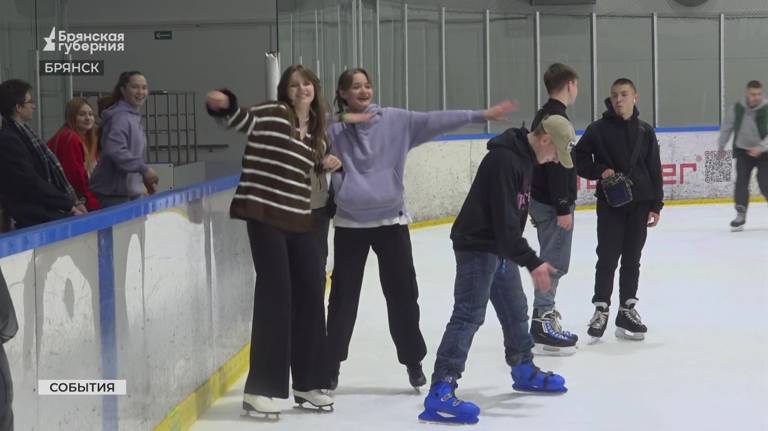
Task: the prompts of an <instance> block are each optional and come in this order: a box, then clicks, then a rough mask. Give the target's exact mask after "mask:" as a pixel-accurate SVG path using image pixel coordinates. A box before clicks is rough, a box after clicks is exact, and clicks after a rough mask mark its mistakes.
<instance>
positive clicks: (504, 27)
mask: <svg viewBox="0 0 768 431" xmlns="http://www.w3.org/2000/svg"><path fill="white" fill-rule="evenodd" d="M533 25H534V22H533V18H532V17H526V16H515V15H496V14H492V15H491V103H495V102H498V101H499V100H503V99H516V100H517V101H518V102H519V104H520V108H519V110H518V111H517V112H512V113H510V114H509V119H510V121H509V122H508V123H491V131H492V132H494V133H498V132H502V131H504V130H505V129H508V128H510V127H520V126H521V125H522V124H523V123H525V124H526V126H528V127H530V124H531V121H532V120H533V117H534V115H535V114H536V110H537V109H538V107H537V106H536V94H535V93H536V86H535V85H534V83H535V82H536V77H535V76H534V72H535V70H534V69H535V66H534V45H533V34H534V28H533Z"/></svg>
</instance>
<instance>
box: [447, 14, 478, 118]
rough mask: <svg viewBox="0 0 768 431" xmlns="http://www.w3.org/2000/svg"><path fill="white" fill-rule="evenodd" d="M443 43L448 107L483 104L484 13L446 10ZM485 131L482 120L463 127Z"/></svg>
mask: <svg viewBox="0 0 768 431" xmlns="http://www.w3.org/2000/svg"><path fill="white" fill-rule="evenodd" d="M445 46H446V50H445V51H446V52H445V72H446V73H445V76H446V89H447V94H446V99H447V105H448V106H447V108H448V109H483V108H485V72H484V70H485V59H484V57H485V55H484V53H485V35H484V32H483V14H481V13H459V12H452V11H448V12H446V17H445ZM484 131H485V124H484V123H478V124H471V125H469V126H467V127H465V128H464V129H462V132H469V133H482V132H484Z"/></svg>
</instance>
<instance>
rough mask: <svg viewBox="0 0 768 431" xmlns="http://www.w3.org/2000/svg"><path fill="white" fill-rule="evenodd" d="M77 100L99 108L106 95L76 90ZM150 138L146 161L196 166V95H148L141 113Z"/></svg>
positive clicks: (172, 93) (159, 93)
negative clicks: (83, 100) (99, 103)
mask: <svg viewBox="0 0 768 431" xmlns="http://www.w3.org/2000/svg"><path fill="white" fill-rule="evenodd" d="M73 94H74V96H75V97H81V98H83V99H86V100H88V101H89V102H90V103H91V105H92V106H94V107H95V106H98V102H99V100H101V98H102V97H105V96H109V95H110V93H109V92H105V91H89V90H75V91H74V92H73ZM141 114H142V117H143V121H144V131H145V133H146V135H147V150H146V158H147V161H148V162H152V163H172V164H173V165H175V166H180V165H185V164H189V163H195V162H197V150H198V148H199V147H200V146H199V144H198V141H197V98H196V95H195V92H193V91H182V92H174V91H164V90H153V91H150V92H149V96H148V97H147V101H146V103H145V104H144V106H143V107H142V109H141Z"/></svg>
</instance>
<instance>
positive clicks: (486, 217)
mask: <svg viewBox="0 0 768 431" xmlns="http://www.w3.org/2000/svg"><path fill="white" fill-rule="evenodd" d="M535 163H536V156H535V155H534V153H533V149H532V148H531V146H530V144H529V143H528V131H527V130H525V129H507V130H506V131H505V132H504V133H502V134H501V135H498V136H496V137H495V138H493V139H491V140H490V141H488V154H486V155H485V157H484V158H483V160H482V162H480V167H479V168H478V170H477V175H476V176H475V180H474V181H473V182H472V187H471V188H470V190H469V194H468V195H467V198H466V200H464V205H463V206H462V207H461V212H459V215H458V217H456V221H455V222H454V224H453V228H452V229H451V239H452V240H453V249H454V250H459V251H481V252H486V253H492V254H496V255H499V256H503V257H505V258H507V259H510V260H512V261H513V262H515V263H517V264H518V265H520V266H525V267H526V268H528V270H530V271H532V270H534V269H535V268H536V267H538V266H539V265H541V263H542V261H541V260H540V259H539V258H538V257H537V256H536V252H534V251H533V250H532V249H531V247H530V246H529V245H528V242H527V241H526V240H525V238H523V229H524V228H525V223H526V219H527V218H528V204H529V202H530V200H531V177H532V176H533V166H534V164H535Z"/></svg>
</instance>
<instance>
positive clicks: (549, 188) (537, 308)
mask: <svg viewBox="0 0 768 431" xmlns="http://www.w3.org/2000/svg"><path fill="white" fill-rule="evenodd" d="M578 79H579V75H577V74H576V71H574V70H573V69H572V68H571V67H569V66H567V65H565V64H562V63H555V64H553V65H551V66H549V68H547V71H546V72H545V73H544V85H545V86H546V87H547V93H549V100H548V101H547V103H545V104H544V106H542V107H541V109H539V112H537V113H536V117H535V118H534V119H533V122H532V123H531V129H533V130H535V129H536V127H538V125H539V123H540V122H541V120H542V118H544V117H545V116H547V115H562V116H563V117H565V118H566V119H567V118H568V115H566V113H565V110H566V109H567V107H568V106H569V105H573V104H574V103H575V102H576V97H577V96H578V94H579V86H578ZM531 198H532V199H531V208H530V211H529V212H530V213H531V223H532V224H533V226H534V227H535V228H536V232H537V234H538V238H539V246H540V253H541V258H542V259H544V260H546V261H547V262H549V263H551V264H552V265H553V266H555V267H556V268H557V272H555V273H554V274H552V287H551V288H550V289H549V290H547V291H546V292H544V291H541V290H536V291H535V292H534V299H533V318H532V319H531V337H533V342H534V343H536V348H535V349H536V354H540V355H557V356H560V355H572V354H574V353H576V342H577V341H578V340H579V337H578V336H576V334H573V333H571V332H569V331H565V330H563V329H562V327H561V326H560V322H559V320H560V312H559V311H557V310H556V309H555V295H556V294H557V285H558V284H559V282H560V278H561V277H562V276H564V275H565V274H566V273H567V272H568V267H569V264H570V261H571V241H572V239H573V210H574V209H575V202H576V171H575V170H574V169H573V168H570V169H569V168H566V167H565V166H563V165H561V164H560V163H551V162H550V163H542V164H540V165H536V166H535V167H534V168H533V183H532V185H531Z"/></svg>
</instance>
